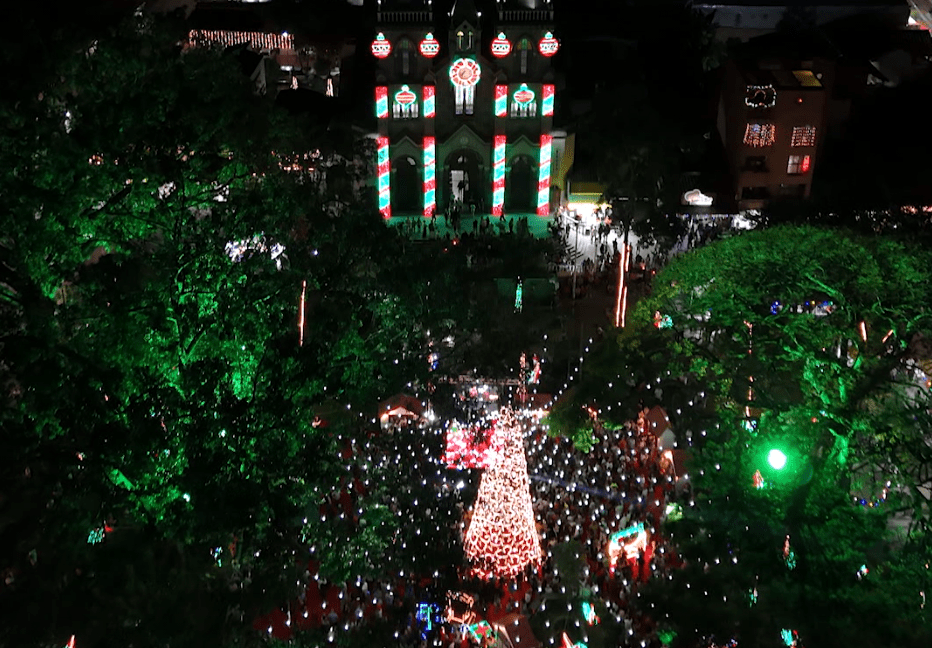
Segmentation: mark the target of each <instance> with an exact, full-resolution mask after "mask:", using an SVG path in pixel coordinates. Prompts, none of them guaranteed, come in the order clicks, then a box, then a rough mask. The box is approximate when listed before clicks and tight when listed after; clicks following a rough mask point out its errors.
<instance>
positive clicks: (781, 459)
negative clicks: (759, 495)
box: [767, 448, 786, 470]
mask: <svg viewBox="0 0 932 648" xmlns="http://www.w3.org/2000/svg"><path fill="white" fill-rule="evenodd" d="M767 462H768V463H769V464H770V467H771V468H773V469H774V470H783V467H784V466H786V455H785V454H783V453H782V452H781V451H779V450H777V449H776V448H774V449H773V450H771V451H770V453H769V454H768V455H767Z"/></svg>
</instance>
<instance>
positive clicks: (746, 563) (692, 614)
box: [577, 227, 932, 646]
mask: <svg viewBox="0 0 932 648" xmlns="http://www.w3.org/2000/svg"><path fill="white" fill-rule="evenodd" d="M929 261H930V255H929V253H928V251H926V250H924V249H921V248H918V247H916V246H914V245H910V244H909V243H908V242H906V241H901V240H896V239H892V238H885V237H862V236H856V235H853V234H850V233H846V232H844V231H832V230H819V229H814V228H789V227H787V228H775V229H772V230H768V231H763V232H754V233H748V234H745V235H742V236H739V237H735V238H732V239H729V240H726V241H723V242H720V243H717V244H714V245H711V246H708V247H707V248H703V249H701V250H698V251H695V252H692V253H690V254H687V255H684V256H682V257H680V258H678V259H676V260H675V261H674V262H673V263H671V265H670V266H669V267H668V268H666V269H665V270H664V271H663V272H661V273H660V275H658V277H657V279H656V283H655V293H654V295H653V296H652V297H651V298H649V299H647V300H645V301H644V302H642V303H641V304H639V305H638V308H637V309H636V312H635V313H634V315H633V317H632V324H631V326H632V329H633V330H631V331H626V332H625V334H624V335H622V336H620V338H619V341H620V344H621V352H620V355H625V354H626V352H628V353H627V354H628V355H634V354H637V353H638V350H639V349H643V348H645V347H646V346H647V345H658V344H659V343H660V342H659V341H661V340H662V341H663V346H665V349H666V351H665V352H663V353H660V355H659V356H658V355H655V357H657V358H659V359H660V362H659V363H658V364H659V369H660V371H659V372H658V373H657V375H655V376H653V377H651V376H644V378H645V380H643V382H640V381H639V382H640V385H641V388H642V390H648V391H649V392H653V393H652V396H653V397H655V398H659V400H660V401H661V402H663V401H664V400H665V399H666V398H667V397H669V398H679V399H682V398H683V397H686V398H688V399H689V400H688V401H687V403H690V402H691V406H689V407H687V406H684V404H683V403H682V401H681V400H680V401H677V402H675V403H670V404H665V405H666V408H667V411H668V412H669V413H670V415H671V419H672V422H673V427H674V430H675V431H676V433H677V435H678V438H679V439H680V441H681V442H683V443H687V442H689V443H690V445H691V449H690V455H691V459H690V464H689V466H688V473H689V482H690V485H691V493H690V496H691V498H692V499H693V500H694V501H695V506H694V507H686V512H687V514H686V515H685V516H684V518H683V520H682V521H679V522H672V523H669V524H667V525H666V528H665V529H664V532H665V533H666V534H668V535H670V536H672V542H673V545H674V546H675V547H677V548H678V551H680V552H681V554H682V556H683V558H684V559H685V560H686V567H685V568H684V569H683V570H681V571H676V572H674V573H673V579H672V580H671V581H666V582H654V583H653V585H652V588H651V589H649V590H648V592H647V594H646V595H645V597H644V599H643V600H644V601H645V602H646V603H652V604H654V605H656V607H655V608H650V606H649V605H646V606H645V608H644V609H645V611H648V613H651V614H654V615H655V616H657V615H658V612H657V610H658V609H661V610H662V613H659V614H660V615H662V616H660V618H657V620H658V621H659V622H662V623H670V624H671V625H672V627H673V628H674V629H675V630H676V631H677V641H678V642H680V645H692V644H693V643H694V642H697V641H700V639H701V638H702V637H706V638H709V637H712V636H714V637H715V638H716V640H717V641H718V642H724V641H727V640H729V639H730V638H731V637H733V636H734V637H737V638H738V640H739V644H740V645H752V646H758V645H759V646H771V645H773V646H776V645H780V641H781V640H780V634H779V631H780V629H782V628H791V629H796V630H798V631H799V632H800V636H801V637H802V640H803V643H805V645H836V644H845V643H852V642H857V643H858V644H859V645H869V646H885V645H891V643H897V644H901V645H917V646H918V645H924V643H927V642H928V640H929V637H930V632H932V620H930V619H929V618H928V617H927V616H926V612H925V608H924V607H923V600H922V596H921V594H920V593H921V592H924V591H926V590H925V588H926V587H927V585H928V582H929V581H928V577H929V572H928V571H927V570H926V569H925V567H924V564H925V561H927V560H928V558H929V553H928V552H929V544H928V540H929V534H928V524H929V520H930V516H929V513H930V510H929V496H928V493H929V490H928V479H929V474H930V473H929V468H930V466H929V458H930V455H929V453H928V449H927V443H926V439H927V437H928V434H929V432H930V429H932V428H930V424H932V420H930V417H929V413H928V412H929V410H930V405H932V402H930V394H929V389H928V387H927V386H926V383H925V382H924V381H923V380H921V379H920V378H918V377H917V374H916V371H915V370H916V368H917V365H918V366H920V367H921V366H927V365H926V360H927V359H928V352H927V350H926V346H927V345H926V343H925V340H926V338H927V336H928V335H929V334H930V331H932V312H930V311H929V308H928V304H929V298H930V293H932V282H930V280H929V278H928V273H927V271H926V268H927V267H928V264H929ZM658 311H659V312H660V313H662V314H666V315H670V316H671V318H672V320H673V328H672V329H666V330H658V329H656V328H655V327H654V326H653V321H654V314H655V313H656V312H658ZM635 357H638V356H636V355H635ZM641 357H644V354H641ZM635 361H636V360H635ZM591 370H592V369H591V367H590V371H591ZM667 372H669V374H668V373H667ZM615 378H616V376H609V375H603V381H605V382H609V381H611V380H613V379H615ZM606 379H607V380H606ZM657 379H659V380H660V382H659V383H658V382H656V381H657ZM674 385H678V386H677V387H674ZM655 386H657V387H659V388H660V389H661V392H660V393H657V391H656V387H655ZM648 388H649V389H648ZM609 396H610V394H609V393H606V392H604V391H602V392H597V391H593V392H591V393H589V394H583V395H582V396H581V397H585V398H588V399H589V400H590V402H591V403H594V404H595V405H597V406H599V407H602V409H603V412H604V411H605V405H607V404H612V405H614V406H615V407H617V405H616V403H617V401H614V400H610V398H609ZM581 397H577V398H581ZM613 409H614V408H613ZM690 439H691V441H690ZM774 450H778V451H779V452H782V453H783V454H784V455H785V457H786V461H785V465H784V466H783V467H782V468H779V469H778V468H776V467H775V466H774V465H773V464H771V463H770V461H768V459H769V458H770V455H771V451H774ZM776 458H778V457H777V456H775V457H774V459H776ZM776 465H779V462H776ZM758 471H759V472H760V478H761V479H762V482H763V483H762V487H761V488H757V487H756V480H755V473H757V472H758ZM758 483H759V482H758ZM787 536H789V545H786V538H787ZM862 566H864V567H865V568H866V569H867V570H868V571H867V573H866V574H861V576H859V575H858V573H859V570H861V567H862ZM917 566H921V567H920V568H919V569H916V567H917ZM752 595H753V596H752ZM752 598H753V601H752ZM671 601H675V603H671Z"/></svg>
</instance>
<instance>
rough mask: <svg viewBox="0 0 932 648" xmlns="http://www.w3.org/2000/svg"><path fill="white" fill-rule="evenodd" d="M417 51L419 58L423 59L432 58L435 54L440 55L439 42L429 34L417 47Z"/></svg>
mask: <svg viewBox="0 0 932 648" xmlns="http://www.w3.org/2000/svg"><path fill="white" fill-rule="evenodd" d="M418 49H419V50H420V52H421V56H423V57H425V58H434V57H435V56H437V54H439V53H440V42H439V41H438V40H437V39H436V38H434V35H433V34H431V33H429V32H428V34H427V36H425V37H424V40H422V41H421V44H420V45H419V46H418Z"/></svg>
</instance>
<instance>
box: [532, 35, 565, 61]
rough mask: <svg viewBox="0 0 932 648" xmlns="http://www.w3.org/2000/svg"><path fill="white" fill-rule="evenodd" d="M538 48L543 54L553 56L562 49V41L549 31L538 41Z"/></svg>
mask: <svg viewBox="0 0 932 648" xmlns="http://www.w3.org/2000/svg"><path fill="white" fill-rule="evenodd" d="M537 49H538V50H539V51H540V54H541V56H553V55H554V54H556V53H557V50H558V49H560V41H558V40H557V39H556V38H554V37H553V34H551V33H550V32H547V33H546V34H544V37H543V38H541V39H540V42H538V43H537Z"/></svg>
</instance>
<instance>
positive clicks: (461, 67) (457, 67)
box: [450, 58, 480, 88]
mask: <svg viewBox="0 0 932 648" xmlns="http://www.w3.org/2000/svg"><path fill="white" fill-rule="evenodd" d="M479 74H480V69H479V64H478V63H476V62H475V61H474V60H472V59H468V58H461V59H456V60H455V61H453V65H451V66H450V81H451V82H452V83H453V85H455V86H460V87H462V88H471V87H473V86H474V85H476V84H477V83H479Z"/></svg>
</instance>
